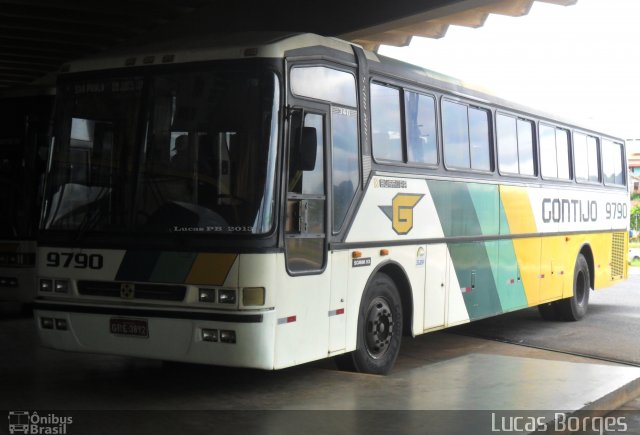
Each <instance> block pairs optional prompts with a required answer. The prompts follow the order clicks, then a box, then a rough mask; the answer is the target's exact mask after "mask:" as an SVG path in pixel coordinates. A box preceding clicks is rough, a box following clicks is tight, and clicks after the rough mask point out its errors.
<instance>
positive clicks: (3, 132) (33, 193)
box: [0, 95, 53, 239]
mask: <svg viewBox="0 0 640 435" xmlns="http://www.w3.org/2000/svg"><path fill="white" fill-rule="evenodd" d="M52 105H53V96H51V95H41V96H25V97H11V98H2V99H0V204H2V207H1V208H0V239H30V238H34V237H35V230H36V229H37V227H38V225H37V223H38V216H39V211H40V209H39V206H40V200H41V199H42V198H41V197H39V193H40V187H41V183H42V180H41V178H42V177H43V175H44V167H45V160H46V155H47V152H46V151H47V145H48V140H47V132H48V128H49V120H50V117H51V107H52Z"/></svg>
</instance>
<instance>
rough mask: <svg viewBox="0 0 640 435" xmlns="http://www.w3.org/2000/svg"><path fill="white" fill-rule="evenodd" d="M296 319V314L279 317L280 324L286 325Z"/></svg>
mask: <svg viewBox="0 0 640 435" xmlns="http://www.w3.org/2000/svg"><path fill="white" fill-rule="evenodd" d="M295 321H296V316H289V317H283V318H281V319H278V325H284V324H286V323H293V322H295Z"/></svg>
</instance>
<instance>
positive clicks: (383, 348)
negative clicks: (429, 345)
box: [335, 273, 402, 375]
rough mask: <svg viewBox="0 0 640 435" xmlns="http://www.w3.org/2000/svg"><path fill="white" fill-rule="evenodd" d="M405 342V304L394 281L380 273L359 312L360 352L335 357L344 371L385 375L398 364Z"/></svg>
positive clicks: (357, 344) (358, 349)
mask: <svg viewBox="0 0 640 435" xmlns="http://www.w3.org/2000/svg"><path fill="white" fill-rule="evenodd" d="M401 341H402V302H401V300H400V295H399V294H398V289H397V287H396V285H395V283H394V282H393V280H392V279H391V278H390V277H389V276H388V275H386V274H384V273H378V274H376V275H375V276H374V277H373V278H372V280H371V282H370V283H369V285H368V286H367V288H366V290H365V292H364V295H363V297H362V301H361V302H360V310H359V311H358V338H357V342H356V350H355V351H353V352H351V353H348V354H344V355H339V356H338V357H336V358H335V361H336V365H337V366H338V368H340V369H347V370H353V371H357V372H362V373H373V374H379V375H384V374H387V373H389V371H390V370H391V369H392V368H393V365H394V364H395V362H396V358H397V357H398V353H399V351H400V342H401Z"/></svg>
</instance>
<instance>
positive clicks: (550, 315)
mask: <svg viewBox="0 0 640 435" xmlns="http://www.w3.org/2000/svg"><path fill="white" fill-rule="evenodd" d="M538 313H540V317H542V318H543V319H544V320H549V321H554V320H561V318H562V317H561V315H560V310H559V309H558V305H557V303H556V302H548V303H546V304H542V305H538Z"/></svg>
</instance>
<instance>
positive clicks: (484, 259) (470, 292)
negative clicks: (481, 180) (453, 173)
mask: <svg viewBox="0 0 640 435" xmlns="http://www.w3.org/2000/svg"><path fill="white" fill-rule="evenodd" d="M427 185H428V187H429V191H430V192H431V197H432V198H433V203H434V204H435V206H436V211H437V213H438V217H439V218H440V222H441V223H442V230H443V232H444V235H445V237H456V236H482V235H485V234H484V233H483V230H484V229H485V228H486V230H487V231H492V233H491V234H496V233H497V231H498V209H499V203H498V202H497V195H498V193H497V192H498V190H497V188H495V187H494V186H490V185H479V184H475V185H474V184H469V183H461V182H451V181H433V180H429V181H427ZM472 195H475V196H477V200H476V201H474V199H473V197H472ZM476 203H477V208H476ZM492 209H493V210H492ZM478 216H480V217H481V218H479V217H478ZM480 219H482V221H483V222H482V224H481V222H480ZM491 221H493V223H492V222H491ZM494 245H496V242H487V243H484V242H470V243H450V244H449V245H448V246H449V252H450V253H451V260H452V262H453V267H454V269H455V271H456V276H457V277H458V282H459V283H460V287H461V289H460V291H462V292H463V298H464V303H465V306H466V308H467V313H468V314H469V318H470V319H471V320H473V319H479V318H482V317H487V316H491V315H493V314H499V313H501V312H502V311H503V310H502V306H501V304H500V297H499V295H498V289H497V287H496V276H497V263H498V258H497V256H498V250H497V247H495V248H494ZM488 248H489V249H488ZM490 255H493V256H494V257H495V259H494V261H493V264H492V261H491V260H490Z"/></svg>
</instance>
